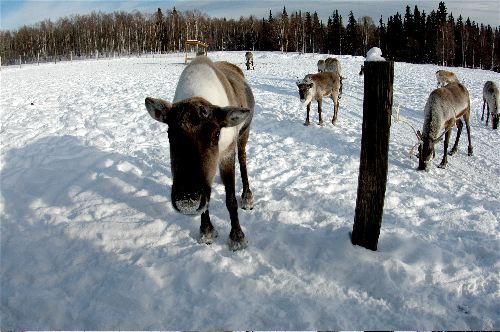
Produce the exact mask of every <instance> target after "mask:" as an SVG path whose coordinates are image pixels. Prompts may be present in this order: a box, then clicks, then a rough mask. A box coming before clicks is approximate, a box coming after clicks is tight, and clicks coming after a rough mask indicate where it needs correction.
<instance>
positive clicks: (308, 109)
mask: <svg viewBox="0 0 500 332" xmlns="http://www.w3.org/2000/svg"><path fill="white" fill-rule="evenodd" d="M306 109H307V112H306V122H304V126H309V123H310V122H309V112H310V111H311V103H309V104H307V106H306Z"/></svg>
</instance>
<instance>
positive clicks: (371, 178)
mask: <svg viewBox="0 0 500 332" xmlns="http://www.w3.org/2000/svg"><path fill="white" fill-rule="evenodd" d="M364 66H365V67H364V68H365V78H364V80H365V85H364V90H365V91H364V100H363V127H362V128H363V132H362V135H361V157H360V163H359V177H358V196H357V199H356V211H355V216H354V227H353V231H352V239H351V241H352V244H354V245H360V246H362V247H365V248H367V249H371V250H377V243H378V238H379V235H380V227H381V225H382V214H383V210H384V198H385V189H386V184H387V168H388V152H389V134H390V128H391V112H392V84H393V81H394V62H392V61H376V62H365V63H364Z"/></svg>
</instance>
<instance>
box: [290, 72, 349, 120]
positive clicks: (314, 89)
mask: <svg viewBox="0 0 500 332" xmlns="http://www.w3.org/2000/svg"><path fill="white" fill-rule="evenodd" d="M296 84H297V87H298V88H299V97H300V101H301V102H302V103H303V104H305V105H306V108H307V115H306V121H305V122H304V125H305V126H308V125H309V112H310V110H311V102H312V101H313V100H316V101H317V102H318V114H319V123H318V124H319V125H322V124H323V118H322V116H321V112H322V104H323V97H330V98H332V101H333V117H332V124H335V122H336V121H337V113H338V110H339V99H340V96H341V93H342V89H341V87H342V80H341V78H340V76H339V74H337V73H331V72H325V73H318V74H308V75H306V76H305V77H304V79H303V80H301V81H297V82H296Z"/></svg>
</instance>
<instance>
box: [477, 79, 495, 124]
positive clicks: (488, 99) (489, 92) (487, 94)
mask: <svg viewBox="0 0 500 332" xmlns="http://www.w3.org/2000/svg"><path fill="white" fill-rule="evenodd" d="M499 100H500V93H498V87H497V85H496V84H495V82H493V81H487V82H486V83H484V87H483V114H482V115H481V121H483V120H484V107H485V106H486V108H487V110H486V125H488V120H489V119H490V113H491V125H492V127H493V129H497V128H498V119H499V117H500V114H499V112H498V107H499V105H498V104H499Z"/></svg>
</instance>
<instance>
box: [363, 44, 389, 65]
mask: <svg viewBox="0 0 500 332" xmlns="http://www.w3.org/2000/svg"><path fill="white" fill-rule="evenodd" d="M366 61H368V62H372V61H385V58H384V57H383V56H382V50H381V49H380V48H378V47H372V48H370V49H369V50H368V52H366Z"/></svg>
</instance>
